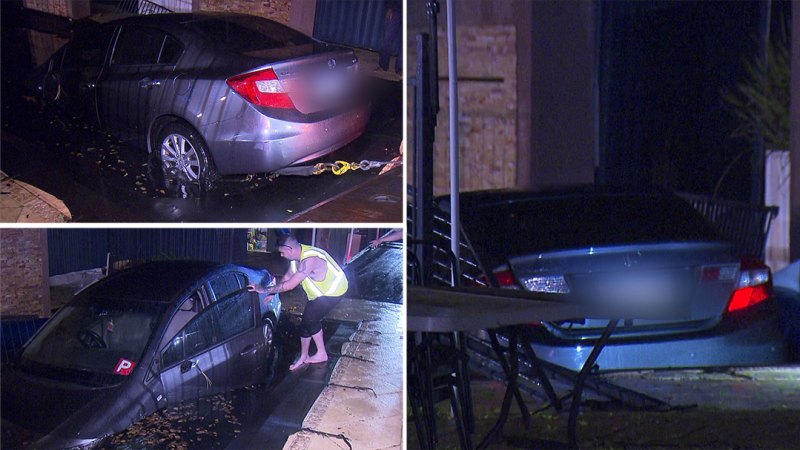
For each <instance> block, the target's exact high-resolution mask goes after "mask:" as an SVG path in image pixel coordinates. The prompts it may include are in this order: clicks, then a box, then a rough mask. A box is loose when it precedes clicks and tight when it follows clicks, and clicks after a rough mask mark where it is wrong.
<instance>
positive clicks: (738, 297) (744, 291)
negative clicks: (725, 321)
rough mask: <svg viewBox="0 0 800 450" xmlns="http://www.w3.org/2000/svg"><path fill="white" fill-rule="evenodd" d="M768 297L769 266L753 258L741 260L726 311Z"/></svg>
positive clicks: (770, 285) (769, 293) (769, 283)
mask: <svg viewBox="0 0 800 450" xmlns="http://www.w3.org/2000/svg"><path fill="white" fill-rule="evenodd" d="M770 297H772V276H771V274H770V270H769V267H767V266H766V265H765V264H764V263H762V262H761V261H758V260H755V259H745V260H743V261H742V268H741V271H740V272H739V281H738V282H737V283H736V289H735V290H734V291H733V294H731V300H730V302H729V303H728V312H731V311H737V310H740V309H743V308H747V307H750V306H753V305H755V304H758V303H761V302H763V301H764V300H767V299H769V298H770Z"/></svg>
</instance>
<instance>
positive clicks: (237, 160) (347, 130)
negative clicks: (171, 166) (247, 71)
mask: <svg viewBox="0 0 800 450" xmlns="http://www.w3.org/2000/svg"><path fill="white" fill-rule="evenodd" d="M369 116H370V107H369V104H362V105H359V106H357V107H355V108H352V109H349V110H348V111H346V112H343V113H341V114H338V115H336V116H334V117H330V118H327V119H324V120H320V121H318V122H313V123H300V122H291V121H286V120H280V119H275V118H271V117H268V116H265V115H264V114H262V113H260V112H258V111H257V110H256V109H255V108H252V107H248V108H244V110H243V112H242V114H241V115H239V116H237V117H236V118H235V119H230V120H224V121H221V122H217V123H214V124H210V125H207V126H205V127H202V128H201V129H200V133H201V134H202V135H203V137H204V138H205V140H206V144H207V145H208V148H209V151H210V152H211V157H212V159H213V160H214V163H215V166H216V168H217V172H218V173H219V174H220V175H235V174H248V173H264V172H272V171H275V170H278V169H281V168H284V167H287V166H290V165H293V164H298V163H302V162H305V161H309V160H312V159H314V158H318V157H320V156H323V155H326V154H328V153H330V152H333V151H335V150H338V149H340V148H342V147H344V146H345V145H347V144H348V143H350V142H352V141H353V140H355V139H356V138H358V137H359V136H361V134H363V133H364V130H365V129H366V126H367V122H368V121H369Z"/></svg>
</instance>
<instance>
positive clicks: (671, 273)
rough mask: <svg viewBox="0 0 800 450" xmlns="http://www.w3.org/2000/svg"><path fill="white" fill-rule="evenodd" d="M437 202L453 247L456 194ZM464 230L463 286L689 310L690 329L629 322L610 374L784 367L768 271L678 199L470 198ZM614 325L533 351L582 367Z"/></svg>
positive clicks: (600, 194)
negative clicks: (451, 205) (451, 231)
mask: <svg viewBox="0 0 800 450" xmlns="http://www.w3.org/2000/svg"><path fill="white" fill-rule="evenodd" d="M439 203H440V206H441V209H440V211H439V212H438V214H437V216H438V219H437V221H436V222H435V223H436V225H435V232H436V233H438V234H439V236H440V238H443V239H448V238H449V227H448V225H449V219H448V217H447V214H446V213H445V211H449V197H448V198H442V199H439ZM461 224H462V227H463V230H462V243H463V246H462V253H461V258H462V260H463V261H462V264H461V267H462V273H463V277H462V280H463V283H464V284H468V285H478V286H491V287H500V288H511V289H522V290H526V291H530V292H544V293H549V294H556V295H559V294H560V295H564V297H565V298H567V297H568V298H569V299H570V301H579V302H589V303H596V304H603V303H604V302H614V301H617V300H620V299H625V301H630V302H638V303H629V304H647V303H642V302H653V303H651V304H686V305H688V308H689V310H690V317H689V319H688V320H679V321H675V320H643V319H637V318H636V317H627V318H624V319H626V320H624V321H623V322H621V323H620V325H619V326H618V327H617V329H616V331H615V333H614V334H613V335H612V338H611V340H610V341H609V343H608V345H607V346H606V347H605V348H604V349H603V352H602V353H601V354H600V357H599V359H598V361H597V364H598V365H599V369H600V370H624V369H643V368H669V367H675V368H678V367H713V366H742V365H767V364H777V363H782V362H785V361H786V343H785V338H784V336H783V334H782V332H781V327H780V323H779V320H778V314H777V309H778V308H777V305H776V303H777V302H776V301H775V298H774V294H773V290H772V281H771V274H770V270H769V268H768V267H767V266H766V265H764V264H763V263H762V262H761V261H759V260H757V259H753V258H751V257H747V256H742V255H741V252H740V251H739V250H738V247H737V246H735V245H734V244H732V243H730V242H726V241H724V240H723V239H722V238H721V237H720V235H719V234H718V233H717V231H716V230H715V229H714V228H713V227H712V226H711V225H710V224H709V223H708V222H707V221H706V220H705V219H704V217H702V216H701V215H700V214H699V212H698V211H697V210H695V209H694V207H693V206H692V205H691V204H689V203H688V202H686V201H684V200H683V199H682V198H680V197H677V196H675V195H673V194H671V193H669V192H665V191H662V190H658V189H653V190H647V191H646V192H633V191H629V190H626V189H621V188H604V187H594V186H591V187H577V188H572V189H561V190H551V191H544V192H520V191H487V192H470V193H465V194H462V196H461ZM448 248H449V247H448ZM439 255H440V256H439V257H437V260H438V261H439V262H440V267H441V268H449V267H450V263H449V262H448V259H447V258H446V253H444V252H440V253H439ZM440 272H441V274H440V275H438V276H437V278H438V279H439V280H440V281H441V282H442V283H449V280H450V278H449V273H444V271H441V270H440ZM662 302H664V303H662ZM607 323H608V322H607V321H603V320H594V319H589V318H576V319H574V320H567V321H563V322H544V323H540V324H536V325H532V326H531V328H530V331H531V333H530V334H531V335H532V339H533V347H534V350H535V351H536V353H537V355H538V356H539V357H540V358H541V359H543V360H545V361H548V362H551V363H554V364H558V365H560V366H563V367H567V368H570V369H573V370H579V369H580V368H581V367H582V365H583V362H584V361H585V360H586V358H587V356H588V354H589V351H590V350H591V348H592V344H593V342H594V341H596V340H597V339H598V338H599V336H600V334H601V333H602V331H603V328H604V327H605V325H606V324H607Z"/></svg>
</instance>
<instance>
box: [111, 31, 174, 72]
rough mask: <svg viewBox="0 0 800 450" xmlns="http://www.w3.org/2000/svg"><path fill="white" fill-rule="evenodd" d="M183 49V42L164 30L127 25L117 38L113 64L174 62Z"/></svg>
mask: <svg viewBox="0 0 800 450" xmlns="http://www.w3.org/2000/svg"><path fill="white" fill-rule="evenodd" d="M182 51H183V47H182V45H181V43H180V42H178V41H177V40H176V39H175V38H173V37H172V36H169V35H167V34H166V33H164V32H163V31H160V30H156V29H153V28H147V27H137V26H131V25H126V26H123V27H122V30H121V31H120V34H119V37H118V38H117V43H116V45H115V46H114V54H113V56H112V57H111V64H115V65H148V64H174V63H175V62H177V60H178V57H180V54H181V52H182Z"/></svg>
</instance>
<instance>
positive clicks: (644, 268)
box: [509, 242, 740, 339]
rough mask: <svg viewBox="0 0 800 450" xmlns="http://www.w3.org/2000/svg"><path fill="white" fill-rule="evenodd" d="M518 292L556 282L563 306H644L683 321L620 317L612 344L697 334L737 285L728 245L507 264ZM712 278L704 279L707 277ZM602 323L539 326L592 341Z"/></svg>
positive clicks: (607, 250) (616, 250)
mask: <svg viewBox="0 0 800 450" xmlns="http://www.w3.org/2000/svg"><path fill="white" fill-rule="evenodd" d="M509 265H510V268H511V271H512V272H513V274H514V276H515V278H516V279H517V280H518V281H519V283H520V284H521V285H522V286H524V288H525V289H528V290H532V291H536V290H542V287H541V286H542V284H541V283H542V282H543V281H544V282H548V283H553V282H554V281H553V280H563V281H562V282H563V283H564V284H565V285H566V287H567V289H568V291H569V292H568V293H565V295H567V296H568V298H569V299H570V301H576V302H587V303H592V304H607V305H614V304H615V305H625V304H629V305H635V306H636V307H640V306H641V305H642V304H643V303H644V304H651V305H653V307H662V306H665V305H666V306H667V307H668V308H672V309H673V310H681V311H683V312H684V314H683V315H684V316H685V317H686V319H685V320H652V319H638V318H635V317H620V319H624V323H623V324H622V326H621V327H620V328H619V329H618V331H617V332H616V334H615V336H617V337H620V336H630V335H636V336H650V335H652V336H655V335H659V334H666V333H675V332H691V331H700V330H704V329H708V328H711V327H713V326H714V325H715V324H717V323H718V322H719V320H721V318H722V315H723V314H724V312H725V310H726V307H727V305H728V301H729V299H730V296H731V293H732V292H733V290H734V288H735V286H736V282H737V280H738V275H739V270H740V263H739V261H738V259H737V257H736V255H735V253H734V251H733V248H732V246H731V245H730V244H726V243H721V242H691V243H686V242H681V243H659V244H648V245H641V244H639V245H635V246H633V245H619V246H608V247H590V248H583V249H576V250H564V251H554V252H548V253H539V254H531V255H525V256H517V257H513V258H510V259H509ZM709 273H713V274H716V276H715V277H713V278H712V277H709V276H708V275H707V274H709ZM606 323H607V321H606V320H599V319H576V320H570V321H564V322H560V323H549V324H546V326H547V327H548V329H550V331H551V332H552V333H554V334H556V335H557V336H560V337H564V338H579V339H583V338H594V337H597V336H599V333H600V332H601V331H602V328H603V327H604V326H605V325H606Z"/></svg>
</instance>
